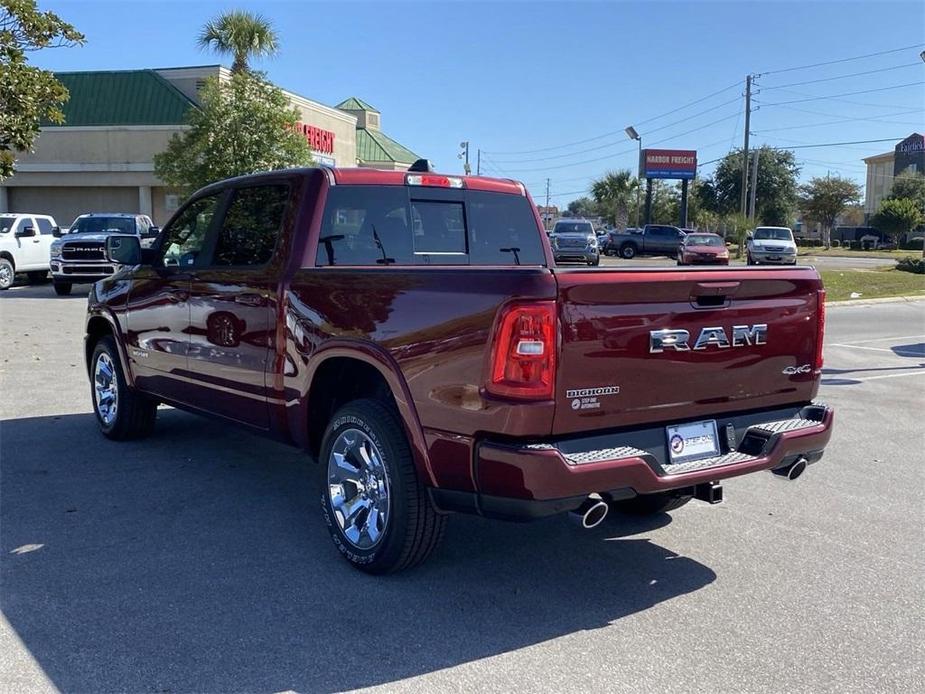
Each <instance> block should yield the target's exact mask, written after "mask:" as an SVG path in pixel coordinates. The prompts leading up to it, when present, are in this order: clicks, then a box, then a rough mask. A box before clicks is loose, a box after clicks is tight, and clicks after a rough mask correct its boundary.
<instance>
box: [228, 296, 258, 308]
mask: <svg viewBox="0 0 925 694" xmlns="http://www.w3.org/2000/svg"><path fill="white" fill-rule="evenodd" d="M234 302H235V303H236V304H242V305H244V306H262V305H263V297H262V296H261V295H260V294H235V297H234Z"/></svg>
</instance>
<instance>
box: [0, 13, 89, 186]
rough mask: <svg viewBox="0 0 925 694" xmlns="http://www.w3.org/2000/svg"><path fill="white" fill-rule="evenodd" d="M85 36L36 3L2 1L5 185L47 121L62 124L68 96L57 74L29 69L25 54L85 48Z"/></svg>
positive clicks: (0, 111) (0, 143)
mask: <svg viewBox="0 0 925 694" xmlns="http://www.w3.org/2000/svg"><path fill="white" fill-rule="evenodd" d="M83 41H84V36H83V34H81V33H80V32H79V31H77V30H76V29H75V28H74V27H73V26H71V25H70V24H68V23H67V22H65V21H64V20H62V19H61V18H60V17H58V15H56V14H55V13H53V12H39V10H38V9H37V7H36V3H35V0H0V180H3V179H4V178H7V177H9V176H12V175H13V168H14V165H15V162H16V155H17V153H19V152H26V151H28V150H30V149H31V148H32V143H33V142H34V141H35V138H36V136H38V134H39V124H40V123H41V122H42V121H43V120H44V121H50V122H52V123H63V122H64V114H63V113H62V112H61V106H62V104H64V102H65V101H67V98H68V93H67V89H65V88H64V85H62V84H61V83H60V82H59V81H58V80H56V79H55V76H54V74H52V73H51V72H49V71H48V70H40V69H39V68H37V67H34V66H32V65H29V61H28V59H27V58H26V54H27V53H29V52H31V51H37V50H39V49H41V48H58V47H61V46H74V45H77V44H80V43H83Z"/></svg>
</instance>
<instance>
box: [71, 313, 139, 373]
mask: <svg viewBox="0 0 925 694" xmlns="http://www.w3.org/2000/svg"><path fill="white" fill-rule="evenodd" d="M107 335H110V336H112V338H113V341H114V342H115V343H116V349H117V350H118V351H119V359H120V360H121V361H122V373H123V375H124V376H125V382H126V385H128V386H129V387H133V386H134V385H135V378H134V374H133V373H132V368H131V364H130V362H129V360H128V354H127V352H126V350H125V343H124V342H123V340H122V333H121V331H120V330H119V326H118V323H117V322H116V319H115V318H113V317H112V316H111V315H110V314H109V313H106V312H105V311H99V310H96V311H92V312H91V313H90V315H89V316H88V317H87V327H86V335H85V337H84V363H85V364H86V367H87V375H88V377H89V374H90V368H91V365H90V361H91V359H92V358H93V350H94V349H95V348H96V344H97V343H98V342H99V341H100V340H101V339H102V338H103V337H105V336H107Z"/></svg>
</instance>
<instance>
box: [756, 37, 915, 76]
mask: <svg viewBox="0 0 925 694" xmlns="http://www.w3.org/2000/svg"><path fill="white" fill-rule="evenodd" d="M922 46H925V43H914V44H912V45H911V46H903V47H902V48H892V49H890V50H888V51H877V52H876V53H867V54H865V55H856V56H854V57H853V58H840V59H839V60H827V61H825V62H823V63H812V64H810V65H797V66H796V67H787V68H782V69H780V70H766V71H764V72H762V73H761V74H762V75H778V74H780V73H782V72H793V71H794V70H809V69H810V68H814V67H823V66H825V65H837V64H838V63H848V62H851V61H852V60H863V59H864V58H876V57H877V56H880V55H889V54H891V53H901V52H902V51H910V50H912V49H914V48H921V47H922Z"/></svg>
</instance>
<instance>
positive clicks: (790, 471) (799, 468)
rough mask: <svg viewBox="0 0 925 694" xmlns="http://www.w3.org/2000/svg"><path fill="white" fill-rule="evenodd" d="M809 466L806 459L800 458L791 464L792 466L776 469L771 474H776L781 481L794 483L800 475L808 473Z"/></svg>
mask: <svg viewBox="0 0 925 694" xmlns="http://www.w3.org/2000/svg"><path fill="white" fill-rule="evenodd" d="M807 464H808V462H807V460H806V458H804V457H802V456H800V457H799V458H797V459H796V460H795V461H794V462H792V463H790V465H785V466H783V467H779V468H775V469H773V470H771V472H772V473H774V475H775V476H776V477H778V478H779V479H782V480H787V481H789V482H792V481H794V480H795V479H797V478H798V477H799V476H800V475H802V474H803V473H804V472H806V466H807Z"/></svg>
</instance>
